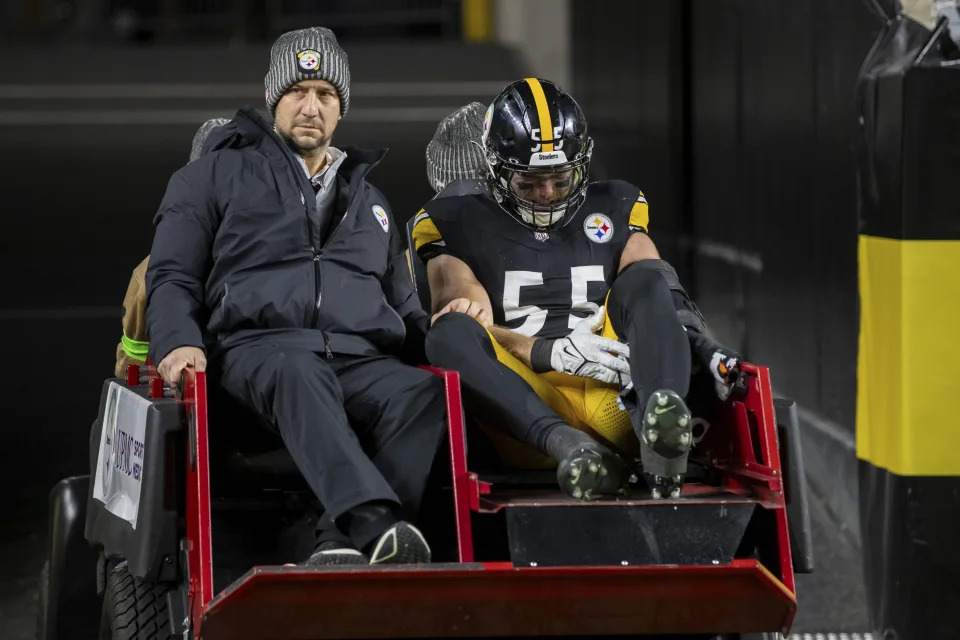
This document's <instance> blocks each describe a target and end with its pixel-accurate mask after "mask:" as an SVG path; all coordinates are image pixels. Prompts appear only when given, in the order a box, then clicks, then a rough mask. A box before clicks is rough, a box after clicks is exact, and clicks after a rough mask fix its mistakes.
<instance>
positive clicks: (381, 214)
mask: <svg viewBox="0 0 960 640" xmlns="http://www.w3.org/2000/svg"><path fill="white" fill-rule="evenodd" d="M371 209H372V210H373V215H374V216H376V218H377V222H379V223H380V228H381V229H383V232H384V233H389V232H390V218H388V217H387V212H386V211H385V210H384V209H383V207H381V206H380V205H378V204H375V205H373V207H371Z"/></svg>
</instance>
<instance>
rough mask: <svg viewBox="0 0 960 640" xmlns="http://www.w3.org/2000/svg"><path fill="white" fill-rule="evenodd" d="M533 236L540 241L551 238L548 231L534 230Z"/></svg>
mask: <svg viewBox="0 0 960 640" xmlns="http://www.w3.org/2000/svg"><path fill="white" fill-rule="evenodd" d="M533 237H534V238H536V239H537V240H539V241H540V242H546V241H547V240H549V239H550V234H549V233H547V232H546V231H534V232H533Z"/></svg>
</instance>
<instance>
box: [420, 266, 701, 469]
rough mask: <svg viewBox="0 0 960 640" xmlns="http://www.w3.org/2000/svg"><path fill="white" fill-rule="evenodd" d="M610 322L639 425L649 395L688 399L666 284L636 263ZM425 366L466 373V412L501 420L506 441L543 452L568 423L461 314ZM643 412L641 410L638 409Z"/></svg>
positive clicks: (442, 322) (615, 292) (681, 343)
mask: <svg viewBox="0 0 960 640" xmlns="http://www.w3.org/2000/svg"><path fill="white" fill-rule="evenodd" d="M607 304H608V309H607V314H608V316H609V318H610V322H611V324H612V325H613V328H614V330H615V331H616V332H617V335H618V336H619V337H620V338H621V339H623V340H624V341H626V342H627V343H628V344H629V345H630V374H631V376H632V378H633V383H634V388H635V389H636V394H635V398H629V399H628V400H634V401H633V402H626V403H625V404H626V405H627V408H628V410H629V411H630V414H631V417H632V418H633V422H634V429H635V430H636V429H637V428H638V426H637V425H638V421H639V420H640V415H641V413H642V411H643V405H644V404H645V403H646V401H647V398H648V397H649V396H650V394H651V393H653V392H654V391H656V390H657V389H662V388H668V389H672V390H673V391H676V392H677V393H678V394H679V395H680V396H681V397H685V396H686V395H687V393H688V391H689V385H690V367H691V362H690V344H689V341H688V340H687V336H686V333H685V331H684V329H683V326H682V325H681V324H680V320H679V319H678V318H677V311H676V308H675V306H674V302H673V298H672V295H671V293H670V288H669V287H668V285H667V282H666V280H664V278H663V276H662V275H661V274H660V273H659V272H657V271H655V270H653V269H646V268H643V265H641V264H640V263H637V265H633V266H631V267H630V268H628V269H626V270H624V271H623V272H622V273H621V274H620V276H618V277H617V279H616V280H615V281H614V283H613V287H612V289H611V291H610V297H609V299H608V302H607ZM426 349H427V358H428V359H429V360H430V362H431V363H433V364H435V365H437V366H438V367H443V368H445V369H454V370H456V371H459V372H460V380H461V383H462V385H463V387H464V390H465V393H464V404H465V406H466V408H467V410H468V411H470V412H471V413H475V414H479V415H481V416H484V418H485V419H487V420H490V419H492V420H495V421H496V424H497V425H498V427H499V428H500V429H501V430H502V431H504V432H505V433H507V434H508V435H510V436H512V437H514V438H516V439H517V440H520V441H521V442H525V443H527V444H530V445H533V446H535V447H537V448H538V449H539V450H541V451H543V450H544V445H545V443H546V440H547V436H548V435H549V433H550V431H551V430H552V429H553V427H555V426H556V425H558V424H563V420H562V419H561V418H560V417H559V416H558V415H557V414H556V413H555V412H554V411H553V410H552V409H550V407H548V406H547V405H546V404H545V403H544V402H543V401H542V400H540V398H539V397H538V396H537V394H536V392H535V391H534V390H533V389H532V388H531V387H530V385H528V384H527V383H526V382H525V381H524V380H523V379H522V378H521V377H520V376H519V375H517V374H516V373H514V372H513V371H512V370H511V369H510V368H509V367H507V366H506V365H504V364H502V363H501V362H500V361H498V360H497V355H496V352H495V351H494V348H493V344H492V343H491V342H490V336H489V335H488V334H487V332H486V330H484V329H483V327H481V326H480V324H479V323H478V322H477V321H476V320H474V319H472V318H470V317H468V316H467V315H465V314H462V313H448V314H445V315H443V316H441V317H440V318H438V319H437V321H436V322H435V323H434V325H433V327H432V328H431V329H430V333H428V334H427V344H426ZM638 405H639V406H638Z"/></svg>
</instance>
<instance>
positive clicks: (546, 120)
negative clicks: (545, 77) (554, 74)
mask: <svg viewBox="0 0 960 640" xmlns="http://www.w3.org/2000/svg"><path fill="white" fill-rule="evenodd" d="M526 81H527V84H528V85H530V91H532V92H533V101H534V103H535V104H536V105H537V115H538V116H539V117H540V140H549V141H550V142H542V145H543V149H542V151H544V152H545V153H549V152H551V151H553V121H552V120H551V119H550V107H549V106H548V105H547V96H546V95H545V94H544V93H543V87H542V86H540V81H539V80H537V79H536V78H526Z"/></svg>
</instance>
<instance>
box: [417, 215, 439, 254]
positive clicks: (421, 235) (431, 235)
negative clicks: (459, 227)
mask: <svg viewBox="0 0 960 640" xmlns="http://www.w3.org/2000/svg"><path fill="white" fill-rule="evenodd" d="M411 235H413V247H414V249H416V250H417V251H420V249H421V248H422V247H423V246H424V245H427V244H430V243H431V242H437V241H439V240H442V239H443V236H441V235H440V231H439V230H438V229H437V225H436V224H435V223H434V222H433V220H431V219H430V217H429V216H427V217H424V218H421V219H420V221H419V222H417V224H415V225H414V227H413V233H412V234H411Z"/></svg>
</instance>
